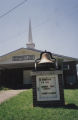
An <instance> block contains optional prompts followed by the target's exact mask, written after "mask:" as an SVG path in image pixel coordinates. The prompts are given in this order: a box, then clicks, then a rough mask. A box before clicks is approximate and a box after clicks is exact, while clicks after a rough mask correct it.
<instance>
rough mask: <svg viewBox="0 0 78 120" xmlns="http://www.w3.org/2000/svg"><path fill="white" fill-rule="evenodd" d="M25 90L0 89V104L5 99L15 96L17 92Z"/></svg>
mask: <svg viewBox="0 0 78 120" xmlns="http://www.w3.org/2000/svg"><path fill="white" fill-rule="evenodd" d="M23 91H25V90H6V91H0V104H1V103H2V102H4V101H6V100H7V99H9V98H11V97H13V96H16V95H17V94H19V93H21V92H23Z"/></svg>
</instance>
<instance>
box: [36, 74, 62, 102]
mask: <svg viewBox="0 0 78 120" xmlns="http://www.w3.org/2000/svg"><path fill="white" fill-rule="evenodd" d="M36 86H37V101H52V100H60V93H59V83H58V75H51V76H50V75H48V76H47V75H46V76H45V75H42V76H40V75H39V76H37V77H36Z"/></svg>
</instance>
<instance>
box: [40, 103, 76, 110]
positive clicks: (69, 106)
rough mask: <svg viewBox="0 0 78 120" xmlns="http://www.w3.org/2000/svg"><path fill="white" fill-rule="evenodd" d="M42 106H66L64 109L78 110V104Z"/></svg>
mask: <svg viewBox="0 0 78 120" xmlns="http://www.w3.org/2000/svg"><path fill="white" fill-rule="evenodd" d="M41 107H42V106H41ZM42 108H46V109H47V108H64V109H73V110H78V106H77V105H75V104H67V105H63V106H52V107H51V106H49V107H46V106H44V107H42Z"/></svg>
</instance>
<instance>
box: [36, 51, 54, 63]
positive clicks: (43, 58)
mask: <svg viewBox="0 0 78 120" xmlns="http://www.w3.org/2000/svg"><path fill="white" fill-rule="evenodd" d="M43 63H54V60H52V59H51V57H50V55H49V54H48V53H47V52H45V53H43V54H42V55H41V59H40V61H39V63H38V64H43Z"/></svg>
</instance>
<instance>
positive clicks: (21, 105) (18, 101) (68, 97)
mask: <svg viewBox="0 0 78 120" xmlns="http://www.w3.org/2000/svg"><path fill="white" fill-rule="evenodd" d="M65 102H66V104H70V105H68V106H70V107H68V106H66V107H63V108H61V107H60V108H40V107H33V103H32V90H28V91H24V92H22V93H20V94H19V95H17V96H15V97H13V98H11V99H10V100H7V101H6V102H4V103H2V104H1V105H0V120H78V90H77V89H76V90H65ZM71 104H72V106H71Z"/></svg>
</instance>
